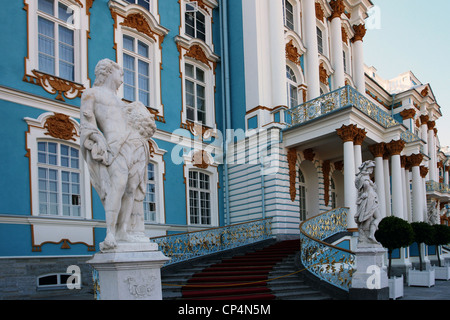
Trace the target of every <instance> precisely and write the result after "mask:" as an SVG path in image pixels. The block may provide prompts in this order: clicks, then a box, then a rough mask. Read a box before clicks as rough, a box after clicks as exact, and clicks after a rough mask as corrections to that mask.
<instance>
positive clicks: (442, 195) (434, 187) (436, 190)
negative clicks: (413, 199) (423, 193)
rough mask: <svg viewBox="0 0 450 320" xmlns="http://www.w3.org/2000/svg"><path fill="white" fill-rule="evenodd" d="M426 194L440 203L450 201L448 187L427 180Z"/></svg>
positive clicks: (449, 187) (449, 189)
mask: <svg viewBox="0 0 450 320" xmlns="http://www.w3.org/2000/svg"><path fill="white" fill-rule="evenodd" d="M426 189H427V194H428V195H431V196H434V197H436V198H439V199H440V200H441V201H448V200H450V186H449V185H448V184H445V183H439V182H436V181H432V180H429V181H427V182H426Z"/></svg>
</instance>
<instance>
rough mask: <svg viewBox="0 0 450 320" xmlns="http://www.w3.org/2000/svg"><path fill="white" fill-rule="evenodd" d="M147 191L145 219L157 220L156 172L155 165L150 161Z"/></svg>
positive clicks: (149, 220)
mask: <svg viewBox="0 0 450 320" xmlns="http://www.w3.org/2000/svg"><path fill="white" fill-rule="evenodd" d="M147 173H148V175H147V179H148V180H147V191H146V193H145V199H144V220H145V221H147V222H156V220H157V219H156V197H157V195H156V173H155V165H154V164H153V163H149V164H148V167H147Z"/></svg>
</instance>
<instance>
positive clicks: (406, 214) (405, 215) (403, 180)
mask: <svg viewBox="0 0 450 320" xmlns="http://www.w3.org/2000/svg"><path fill="white" fill-rule="evenodd" d="M402 162H403V160H402V159H401V158H400V164H401V174H402V193H403V196H402V199H403V219H404V220H406V221H408V203H407V202H406V198H407V195H406V193H407V192H406V170H405V167H404V166H403V163H402ZM408 192H409V190H408Z"/></svg>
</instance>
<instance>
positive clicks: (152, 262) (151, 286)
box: [88, 243, 169, 300]
mask: <svg viewBox="0 0 450 320" xmlns="http://www.w3.org/2000/svg"><path fill="white" fill-rule="evenodd" d="M168 260H169V258H167V257H166V256H164V255H163V254H162V252H161V251H158V245H157V244H156V243H119V244H118V246H117V248H115V249H113V250H105V251H102V252H98V253H96V254H95V255H94V256H93V258H92V259H91V260H89V261H88V263H89V264H90V265H92V267H93V268H94V269H95V270H97V272H98V285H97V290H98V291H99V292H100V300H162V287H161V270H160V269H161V267H162V266H163V265H164V263H165V262H166V261H168Z"/></svg>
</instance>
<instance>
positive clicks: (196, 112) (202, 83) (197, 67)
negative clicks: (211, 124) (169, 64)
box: [184, 61, 209, 125]
mask: <svg viewBox="0 0 450 320" xmlns="http://www.w3.org/2000/svg"><path fill="white" fill-rule="evenodd" d="M187 65H190V66H192V68H193V72H192V73H193V77H190V76H188V72H187V71H186V69H187V68H186V66H187ZM197 70H200V71H201V72H203V80H204V81H201V80H200V79H197ZM184 71H185V72H184V75H185V76H184V101H185V107H186V120H187V121H190V122H193V123H198V124H201V125H207V116H208V110H207V107H208V103H209V101H208V100H209V99H207V82H206V80H207V79H206V78H207V73H208V71H206V70H205V69H204V68H202V67H201V66H200V65H198V64H195V63H191V62H190V61H186V62H185V63H184ZM188 82H191V83H193V87H194V89H193V90H194V92H193V96H194V98H193V100H194V106H189V105H188V98H187V96H188V90H187V83H188ZM199 86H200V87H202V88H203V91H204V94H203V97H199V93H198V87H199ZM200 98H202V99H203V101H204V102H203V103H204V110H203V113H204V121H203V122H200V121H199V116H198V115H199V112H200V111H199V108H198V100H199V99H200ZM188 109H193V113H194V119H189V117H188V115H189V111H188Z"/></svg>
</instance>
